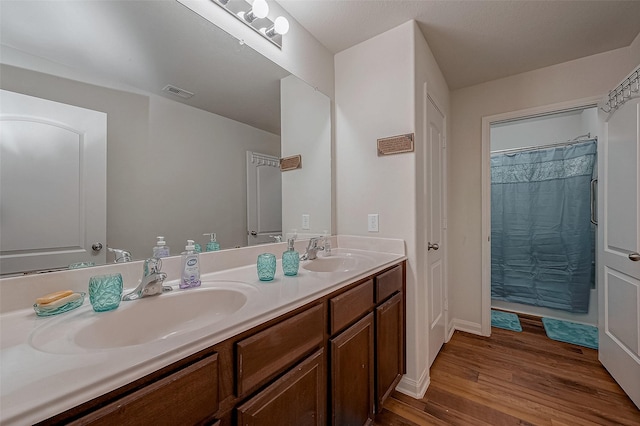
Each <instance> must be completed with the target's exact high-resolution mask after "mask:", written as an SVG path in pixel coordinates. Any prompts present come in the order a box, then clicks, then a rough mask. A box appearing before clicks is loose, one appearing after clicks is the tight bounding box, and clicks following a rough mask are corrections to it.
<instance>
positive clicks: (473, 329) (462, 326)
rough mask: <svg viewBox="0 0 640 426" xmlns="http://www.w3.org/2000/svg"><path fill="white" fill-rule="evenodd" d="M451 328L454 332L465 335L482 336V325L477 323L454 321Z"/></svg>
mask: <svg viewBox="0 0 640 426" xmlns="http://www.w3.org/2000/svg"><path fill="white" fill-rule="evenodd" d="M453 328H454V329H455V330H460V331H466V332H467V333H472V334H477V335H478V336H482V335H483V334H482V324H478V323H477V322H471V321H465V320H460V319H454V320H453Z"/></svg>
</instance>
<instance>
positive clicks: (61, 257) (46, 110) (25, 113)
mask: <svg viewBox="0 0 640 426" xmlns="http://www.w3.org/2000/svg"><path fill="white" fill-rule="evenodd" d="M106 146H107V115H106V114H105V113H102V112H98V111H92V110H88V109H85V108H79V107H76V106H71V105H66V104H62V103H59V102H52V101H49V100H45V99H40V98H35V97H32V96H27V95H22V94H19V93H14V92H9V91H6V90H1V91H0V272H1V273H2V274H10V273H17V272H23V271H32V270H42V269H52V268H63V267H67V266H68V265H69V264H72V263H77V262H94V263H96V264H104V263H105V261H106V254H105V252H106V223H107V220H106V214H107V213H106V212H107V205H106V188H107V187H106V165H107V160H106V158H107V157H106ZM94 245H95V248H96V250H94V249H93V246H94ZM101 247H102V248H101Z"/></svg>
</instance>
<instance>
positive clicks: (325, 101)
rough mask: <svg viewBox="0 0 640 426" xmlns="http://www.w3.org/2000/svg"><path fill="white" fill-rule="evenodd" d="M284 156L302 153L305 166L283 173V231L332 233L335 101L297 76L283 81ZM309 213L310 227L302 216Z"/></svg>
mask: <svg viewBox="0 0 640 426" xmlns="http://www.w3.org/2000/svg"><path fill="white" fill-rule="evenodd" d="M280 105H281V129H282V130H281V135H280V140H281V150H282V154H281V156H282V157H289V156H292V155H298V154H300V155H302V168H301V169H296V170H290V171H286V172H282V205H283V206H287V208H286V209H283V210H282V232H283V233H285V234H286V233H287V232H289V231H290V230H291V229H297V230H298V232H299V233H300V234H315V235H321V234H322V232H323V231H325V230H326V231H328V232H331V203H330V202H329V200H331V101H330V99H329V98H328V97H326V96H325V95H323V94H322V93H320V92H318V91H316V90H314V89H313V87H311V86H309V85H308V84H306V83H304V82H303V81H301V80H300V79H298V78H296V77H295V76H289V77H285V78H283V79H282V80H281V82H280ZM303 214H308V215H309V224H310V229H309V230H303V229H302V215H303Z"/></svg>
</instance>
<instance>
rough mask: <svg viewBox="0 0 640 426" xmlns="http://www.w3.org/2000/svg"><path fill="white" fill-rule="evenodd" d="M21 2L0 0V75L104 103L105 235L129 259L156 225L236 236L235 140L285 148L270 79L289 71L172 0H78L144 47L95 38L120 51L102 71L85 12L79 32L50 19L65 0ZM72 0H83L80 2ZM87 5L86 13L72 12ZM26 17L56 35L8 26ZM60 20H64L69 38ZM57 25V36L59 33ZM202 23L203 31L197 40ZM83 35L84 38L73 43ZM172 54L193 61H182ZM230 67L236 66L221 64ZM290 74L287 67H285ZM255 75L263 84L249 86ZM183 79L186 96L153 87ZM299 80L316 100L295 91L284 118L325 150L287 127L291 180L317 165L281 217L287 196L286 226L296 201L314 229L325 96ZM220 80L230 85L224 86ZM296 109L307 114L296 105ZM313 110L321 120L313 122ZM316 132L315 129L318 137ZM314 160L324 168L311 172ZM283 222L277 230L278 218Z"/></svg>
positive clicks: (147, 251)
mask: <svg viewBox="0 0 640 426" xmlns="http://www.w3.org/2000/svg"><path fill="white" fill-rule="evenodd" d="M6 3H11V6H13V7H8V5H7V4H6ZM20 3H22V4H20ZM30 3H33V2H3V4H2V12H3V13H2V18H1V19H2V22H1V24H2V29H1V31H2V33H1V34H0V35H1V36H2V37H1V40H2V46H1V48H2V52H1V56H0V57H1V58H2V60H1V62H2V64H0V73H2V80H1V81H0V86H1V87H2V88H3V89H5V90H10V91H14V92H18V93H24V94H28V95H31V96H36V97H40V98H44V99H50V100H54V101H57V102H62V103H66V104H69V105H76V106H80V107H83V108H88V109H92V110H96V111H101V112H105V113H107V242H106V243H107V245H108V246H110V247H116V248H124V249H126V250H129V251H131V252H132V254H133V257H134V259H141V258H145V257H149V256H151V249H152V247H153V246H154V245H155V241H156V236H157V235H163V236H165V237H166V240H167V242H168V245H169V246H170V247H171V251H172V254H173V255H175V254H179V252H180V251H182V249H183V247H184V244H185V243H186V239H187V238H193V239H196V240H197V241H198V242H200V243H201V244H202V246H203V247H204V244H205V242H206V240H207V237H203V236H202V234H203V233H205V232H216V233H217V236H218V241H219V242H220V245H221V247H222V249H225V248H231V247H235V246H244V245H246V242H247V238H246V235H247V223H246V222H247V220H246V165H245V162H246V151H257V152H261V153H265V154H269V155H274V156H281V150H282V152H284V149H281V146H280V139H281V137H280V127H281V126H282V127H283V139H284V135H285V134H286V132H285V130H284V129H285V128H287V127H288V123H287V122H286V121H285V119H284V117H283V121H282V123H281V122H280V119H279V118H280V117H279V116H280V108H279V101H280V99H279V97H280V90H281V88H280V80H281V79H282V78H284V77H286V76H287V75H289V74H288V73H287V72H286V71H285V70H283V69H281V68H280V67H277V66H276V65H275V64H273V63H272V62H270V61H268V60H266V59H265V58H264V57H263V56H261V55H259V54H257V53H256V52H255V51H252V50H251V49H249V48H247V47H246V46H240V45H238V43H237V41H235V40H233V39H232V37H230V36H228V35H227V34H226V33H224V32H222V31H220V30H219V29H217V27H215V26H213V25H212V24H211V23H210V22H208V21H205V20H204V19H202V18H201V17H200V16H198V15H196V14H195V13H193V12H191V11H189V10H188V9H186V8H184V7H182V6H181V5H179V4H178V3H177V2H160V1H158V2H133V3H135V5H131V4H128V3H130V2H87V3H98V6H99V7H98V8H97V9H95V10H94V11H91V10H89V11H85V12H87V13H94V12H101V13H102V14H103V15H104V14H105V13H106V12H108V13H106V15H108V16H109V17H110V19H106V18H99V17H95V19H96V20H97V21H99V22H100V24H101V25H102V26H104V25H106V23H108V22H114V23H117V24H118V25H119V28H118V29H119V30H120V31H121V30H122V28H126V30H127V32H129V33H131V34H132V35H134V36H135V37H134V38H135V40H136V42H138V44H140V45H141V46H138V47H141V48H143V49H142V51H145V52H146V53H145V57H144V58H137V57H131V56H130V55H129V54H127V53H126V52H125V56H124V57H122V58H115V57H114V55H116V52H113V51H110V50H109V49H106V48H105V49H106V50H105V51H109V52H110V55H111V58H110V60H111V61H117V60H120V62H119V64H118V65H119V66H118V67H114V66H111V67H110V68H112V69H117V72H116V71H114V72H113V73H111V74H110V70H107V69H104V67H102V69H100V70H95V68H94V69H92V67H95V66H96V62H100V61H102V60H104V58H101V59H100V61H91V60H88V59H87V58H91V57H92V56H93V55H96V54H97V53H98V52H100V51H101V49H102V47H101V46H100V45H99V43H98V41H99V40H100V38H96V35H95V34H93V32H95V29H92V26H91V25H86V22H85V25H83V26H82V28H84V29H85V30H86V31H88V34H87V36H86V37H83V35H82V33H80V32H79V31H81V30H80V29H79V28H78V27H74V26H73V25H72V23H70V22H69V19H67V18H65V19H63V20H57V19H56V17H60V16H61V15H62V14H63V12H64V10H63V9H64V5H65V4H66V2H53V3H51V4H47V5H46V6H45V7H46V8H47V10H46V11H39V12H37V13H36V12H34V10H33V9H34V7H35V6H34V5H31V6H29V4H30ZM76 4H78V3H76ZM56 5H59V7H60V10H58V9H56V7H57V6H56ZM81 5H82V7H83V8H85V7H88V6H87V5H86V4H85V2H82V3H81ZM89 9H90V7H89ZM36 15H37V18H36V17H34V16H36ZM47 15H48V16H47ZM87 16H91V15H84V16H83V19H85V20H86V19H87ZM27 17H28V18H29V20H30V22H32V24H34V25H35V24H36V23H38V24H40V25H41V26H42V27H43V31H42V35H41V36H40V37H45V38H47V37H48V38H53V37H54V36H56V35H57V36H58V42H59V43H58V47H52V46H51V45H49V46H43V43H45V42H44V41H43V40H34V39H33V37H31V36H30V35H25V34H24V32H23V31H19V28H20V25H19V23H20V22H23V23H24V22H26V21H25V19H26V18H27ZM169 18H170V19H169ZM38 20H42V22H40V21H38ZM34 21H38V22H34ZM57 21H59V24H56V22H57ZM143 21H144V23H142V22H143ZM149 21H151V22H149ZM11 22H13V24H11ZM45 22H46V25H45ZM16 23H17V24H16ZM68 28H73V33H74V37H73V40H72V41H70V40H69V38H70V35H69V34H68ZM154 28H156V29H155V30H154ZM65 31H66V32H65ZM191 32H193V33H194V34H190V33H191ZM106 33H110V32H109V31H107V32H106ZM65 34H66V36H67V37H66V38H65V37H61V35H65ZM205 35H206V37H208V38H207V39H205V40H202V38H203V37H205ZM211 37H215V38H214V39H212V38H211ZM221 38H224V39H221ZM83 39H88V40H90V43H87V44H88V45H84V44H83ZM130 41H131V40H130ZM72 42H73V43H72ZM146 43H154V45H153V46H146ZM176 43H177V44H176ZM49 44H50V43H49ZM107 44H108V43H107ZM163 44H164V46H163ZM211 44H217V45H218V46H220V45H222V46H227V47H228V49H227V51H226V52H225V53H223V52H219V51H217V52H215V54H216V55H222V54H223V55H224V56H215V57H212V56H211V55H213V52H211V50H210V47H209V46H210V45H211ZM143 45H144V46H143ZM83 49H85V50H84V51H83ZM125 50H126V49H125ZM176 51H188V54H185V55H186V56H188V58H187V57H182V56H180V55H181V54H177V53H176V54H175V55H174V56H173V57H172V58H171V57H170V56H171V55H169V54H168V52H176ZM87 52H91V54H88V53H87ZM72 54H75V55H72ZM56 55H57V56H56ZM87 55H88V56H87ZM172 55H173V53H172ZM168 56H169V57H168ZM181 59H184V60H187V59H190V60H191V61H192V62H191V63H187V62H182V63H181V62H180V60H181ZM196 59H197V62H193V61H194V60H196ZM167 64H172V65H174V66H173V68H172V69H170V70H167V69H165V68H167V67H164V68H162V66H163V65H167ZM176 64H177V65H179V66H175V65H176ZM221 64H225V66H224V67H223V68H224V70H222V69H219V68H217V67H219V66H221ZM233 64H235V65H233ZM143 65H144V66H143ZM144 67H146V68H145V69H144V70H142V68H144ZM233 67H236V68H235V72H230V71H229V68H233ZM169 68H170V67H169ZM128 69H130V71H127V70H128ZM94 71H95V73H94ZM141 71H146V72H148V73H149V74H148V75H145V74H144V72H142V73H141ZM265 76H268V77H265ZM110 77H112V79H109V78H110ZM150 80H151V81H152V83H153V84H151V83H149V81H150ZM293 80H297V79H296V78H295V77H293V76H291V77H287V79H286V81H293ZM178 81H179V83H178ZM257 81H260V82H261V83H262V85H263V86H265V85H266V86H267V87H262V88H260V89H258V88H254V87H253V85H254V84H255V83H256V82H257ZM138 82H140V83H139V84H138ZM182 82H185V83H187V84H186V85H185V87H186V88H187V89H188V90H191V91H193V92H195V93H196V95H195V96H194V97H193V98H191V99H182V98H176V97H174V96H173V95H170V94H167V93H164V92H162V91H161V89H162V87H164V86H165V85H166V84H171V83H178V84H182ZM190 83H192V84H190ZM299 84H301V86H300V87H306V88H307V90H308V92H309V93H310V94H312V97H310V98H307V99H311V102H312V103H313V102H316V107H313V108H311V109H308V108H306V107H304V105H305V102H303V100H302V98H299V99H295V98H290V101H291V102H292V103H293V104H295V105H296V108H297V111H298V115H297V116H296V117H292V118H293V119H294V120H296V121H297V122H299V123H305V125H304V126H306V127H307V129H308V132H307V137H306V138H304V141H308V142H311V141H313V146H314V147H315V148H316V150H317V149H323V150H324V152H323V154H322V155H317V154H316V152H317V151H316V152H313V151H305V152H302V150H298V151H300V152H296V148H295V143H296V141H300V142H302V141H303V139H302V138H299V137H298V136H295V137H293V138H291V139H290V140H292V145H291V146H290V148H288V149H290V151H288V152H292V153H294V154H298V153H300V154H303V156H304V167H303V169H302V170H299V171H295V173H297V174H298V176H297V177H296V179H295V180H298V181H300V182H302V181H303V180H302V179H301V178H300V177H301V176H303V175H305V173H307V172H312V173H314V175H316V174H317V176H318V178H319V179H316V178H315V177H314V178H313V179H314V181H315V183H314V185H315V189H314V190H313V191H304V190H303V191H297V190H294V189H293V188H290V189H288V190H286V191H285V193H287V194H294V197H293V198H288V199H285V198H286V197H283V217H284V218H286V217H287V215H288V214H289V210H290V209H291V208H290V207H289V204H291V206H294V207H293V208H294V209H295V210H292V211H295V213H294V216H297V218H298V219H297V222H298V225H297V226H294V224H289V225H287V226H288V227H290V228H301V226H300V225H299V223H300V213H299V211H302V210H304V211H305V212H306V213H307V214H310V215H311V216H312V218H315V219H312V220H311V229H310V230H309V231H308V232H309V233H311V234H314V233H315V234H319V233H321V232H322V231H323V230H324V229H331V226H330V220H331V213H330V208H331V195H330V192H331V189H330V188H331V179H330V171H331V158H330V144H331V141H330V134H331V131H330V104H329V99H328V98H327V97H326V96H324V95H323V94H321V93H319V92H317V91H314V90H313V89H312V88H310V87H309V86H307V85H306V84H304V83H302V82H299ZM145 85H146V86H147V87H145ZM150 86H152V87H150ZM240 88H244V90H240ZM231 89H233V93H229V90H231ZM225 91H226V92H225ZM309 93H307V94H309ZM314 98H315V99H316V100H315V101H314V100H313V99H314ZM318 102H320V104H322V105H324V108H325V109H324V111H321V110H320V109H319V108H318V107H317V103H318ZM225 107H228V108H226V109H228V113H227V111H226V110H225ZM274 110H275V119H274ZM261 111H262V112H263V113H264V114H262V115H261V114H260V112H261ZM303 111H308V112H310V113H312V114H313V115H314V116H312V117H311V116H309V117H303V116H302V115H301V114H302V112H303ZM316 114H317V115H316ZM228 117H229V118H228ZM316 119H317V120H318V122H319V123H321V124H319V125H313V123H314V121H315V120H316ZM246 123H249V124H246ZM327 126H328V127H327ZM327 129H328V130H327ZM316 132H321V133H322V137H320V138H318V137H317V135H316ZM321 146H322V147H323V148H320V147H321ZM320 170H322V172H321V171H320ZM298 172H299V173H298ZM325 172H326V176H328V177H324V176H322V173H325ZM287 173H293V172H287ZM284 176H286V173H284V174H283V178H284ZM305 186H307V185H305ZM326 188H328V190H327V189H326ZM327 194H328V195H327ZM325 196H326V199H323V197H325ZM307 200H308V202H307ZM318 206H320V207H318ZM327 207H328V213H327ZM283 229H284V231H285V232H286V229H287V228H283ZM0 232H1V230H0ZM111 259H112V257H111V256H110V257H109V260H111ZM61 266H62V265H61Z"/></svg>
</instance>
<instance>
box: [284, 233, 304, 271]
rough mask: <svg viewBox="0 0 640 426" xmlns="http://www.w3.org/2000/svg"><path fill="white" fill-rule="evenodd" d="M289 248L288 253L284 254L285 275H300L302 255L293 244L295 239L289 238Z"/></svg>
mask: <svg viewBox="0 0 640 426" xmlns="http://www.w3.org/2000/svg"><path fill="white" fill-rule="evenodd" d="M288 242H289V247H288V248H287V251H285V252H284V253H282V270H283V271H284V274H285V275H288V276H294V275H298V267H299V266H300V254H299V253H298V252H297V251H296V249H295V247H294V246H293V243H294V242H295V238H289V240H288Z"/></svg>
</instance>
